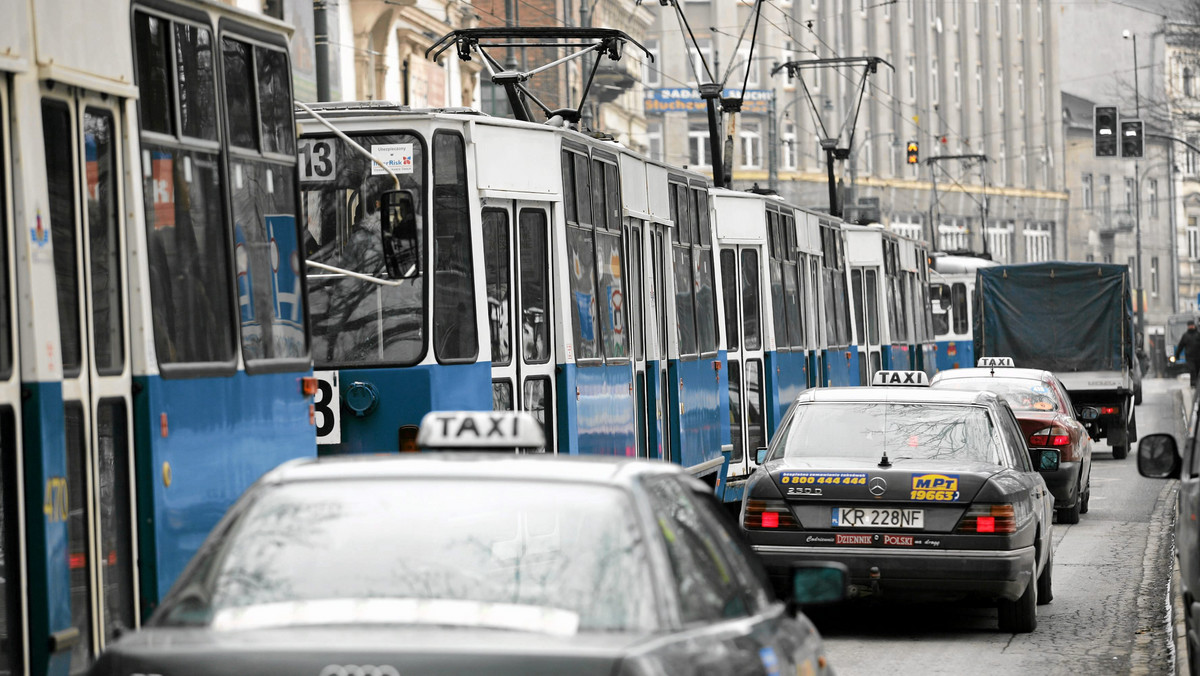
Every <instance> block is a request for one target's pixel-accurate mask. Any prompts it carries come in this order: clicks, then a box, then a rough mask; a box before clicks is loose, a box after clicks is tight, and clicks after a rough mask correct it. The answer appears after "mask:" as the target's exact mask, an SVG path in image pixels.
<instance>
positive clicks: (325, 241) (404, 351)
mask: <svg viewBox="0 0 1200 676" xmlns="http://www.w3.org/2000/svg"><path fill="white" fill-rule="evenodd" d="M353 138H354V140H355V141H356V142H357V143H358V144H359V145H361V146H362V147H364V148H366V149H367V150H369V151H371V152H372V154H374V155H375V156H376V157H379V158H380V159H381V160H382V161H384V162H387V163H388V165H389V166H390V168H391V169H392V171H394V172H395V174H396V176H397V178H398V179H399V181H400V189H401V190H402V191H404V192H405V193H407V194H409V195H411V196H412V197H413V207H414V211H415V214H416V221H417V233H418V240H421V239H422V238H423V234H422V233H423V232H424V231H425V227H426V214H427V212H428V209H427V208H426V205H425V190H424V187H423V186H424V183H425V175H426V170H425V148H424V146H423V144H422V141H421V139H420V138H419V137H417V136H415V135H412V134H381V135H357V136H354V137H353ZM299 156H300V171H301V181H300V187H301V192H302V198H303V199H302V203H301V211H302V213H303V214H304V233H305V236H304V240H305V246H304V248H305V254H306V257H307V259H308V260H310V261H315V262H317V263H324V264H326V265H329V266H333V267H336V268H340V269H342V270H348V271H351V272H356V273H359V274H362V275H367V276H369V277H374V278H377V279H380V280H387V281H389V282H390V281H395V280H392V279H391V278H390V277H389V276H388V273H387V267H386V264H385V259H384V250H383V240H382V237H381V234H380V220H381V219H380V216H381V213H382V212H381V208H380V207H381V197H382V195H383V193H384V192H386V191H388V190H393V189H395V187H396V186H395V181H393V179H392V177H391V176H389V175H388V174H387V172H385V171H384V170H383V168H382V167H380V166H379V165H378V164H376V163H374V162H372V161H371V160H370V159H368V158H367V157H366V156H364V155H363V154H362V153H359V152H357V151H356V150H354V149H353V148H351V147H350V145H349V144H347V143H346V142H344V141H342V140H340V139H338V138H336V137H333V136H328V137H308V138H302V139H300V151H299ZM424 288H425V284H424V279H423V277H422V276H421V275H419V274H417V275H415V276H412V277H406V278H405V279H402V280H399V284H398V285H383V284H376V283H373V282H371V281H369V280H366V279H361V278H356V277H352V276H349V275H346V274H343V273H340V272H333V271H329V270H324V269H318V268H316V267H310V268H309V270H308V293H309V303H310V311H311V313H312V332H313V336H312V345H313V359H314V361H315V362H316V364H317V366H318V367H322V366H350V365H366V364H370V365H380V364H412V363H415V362H416V361H418V360H419V359H420V358H421V355H422V353H423V352H424V349H423V348H424V342H425V336H424V331H423V326H424V323H425V322H424V302H423V301H424V296H425V292H424Z"/></svg>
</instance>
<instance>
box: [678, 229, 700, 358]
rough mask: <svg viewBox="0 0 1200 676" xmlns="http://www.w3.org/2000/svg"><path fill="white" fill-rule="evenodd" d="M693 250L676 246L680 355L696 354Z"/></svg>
mask: <svg viewBox="0 0 1200 676" xmlns="http://www.w3.org/2000/svg"><path fill="white" fill-rule="evenodd" d="M692 284H693V281H692V249H691V247H689V246H686V245H684V246H679V245H676V246H675V314H676V319H677V322H678V325H679V354H680V356H684V355H695V354H696V310H695V307H694V306H693V305H692Z"/></svg>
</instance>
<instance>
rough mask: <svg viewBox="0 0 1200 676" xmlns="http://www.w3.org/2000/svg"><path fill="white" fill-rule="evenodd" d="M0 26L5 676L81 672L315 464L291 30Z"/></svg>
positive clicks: (208, 10)
mask: <svg viewBox="0 0 1200 676" xmlns="http://www.w3.org/2000/svg"><path fill="white" fill-rule="evenodd" d="M0 16H3V17H4V19H3V21H0V217H2V218H3V220H4V224H5V228H4V230H3V233H4V237H3V240H0V241H2V245H3V246H2V255H0V484H2V487H3V488H2V493H0V600H2V601H3V603H2V605H0V673H18V674H21V673H26V674H66V673H68V672H71V673H74V672H78V671H81V670H83V669H85V668H86V667H87V666H88V664H89V663H90V662H91V660H92V659H93V656H94V655H96V654H97V653H98V652H99V651H100V650H102V649H103V648H104V646H105V644H106V643H107V642H108V641H110V640H111V639H112V638H113V637H114V635H115V634H116V633H117V632H118V631H120V629H121V628H122V627H127V628H132V627H136V626H137V625H138V624H139V623H140V618H141V617H142V616H143V615H144V614H145V613H147V612H148V611H150V610H151V609H153V607H154V606H155V604H156V603H157V601H158V599H159V598H160V597H161V595H162V594H163V593H165V591H166V590H167V588H168V587H169V586H170V584H171V583H172V582H173V581H174V579H175V577H176V576H177V575H178V573H179V572H180V571H181V570H182V569H183V567H184V565H185V563H186V562H187V561H188V559H189V558H190V557H191V555H192V553H193V552H194V551H195V549H196V548H197V547H198V546H199V544H200V543H201V541H202V540H203V539H204V537H205V536H206V535H207V533H208V532H209V530H210V529H211V528H212V526H213V525H214V524H215V523H216V522H217V520H218V519H219V518H220V517H221V515H222V514H223V513H224V511H225V509H226V508H227V507H228V506H229V505H230V504H232V502H233V501H234V500H235V499H236V498H237V497H238V496H239V495H240V494H241V493H242V492H243V490H244V489H245V488H246V487H247V486H248V485H249V484H250V483H252V482H253V481H254V480H256V479H257V478H258V477H259V476H260V475H261V474H262V473H263V472H265V471H266V470H268V469H270V468H272V467H274V466H275V465H277V464H279V463H280V462H282V461H284V460H287V459H290V458H293V457H298V456H315V454H316V439H315V433H314V427H313V424H312V421H311V417H312V410H311V404H312V398H311V394H312V392H313V391H315V384H316V383H315V381H313V380H312V378H311V374H312V371H311V358H310V355H309V341H308V335H307V330H306V326H307V317H306V310H305V301H304V294H303V284H304V281H303V278H302V276H301V275H300V274H299V272H300V267H299V263H300V257H299V250H298V248H297V242H298V241H299V240H298V236H299V229H298V224H297V222H296V213H297V209H296V207H297V197H298V185H297V183H296V176H295V165H296V160H295V152H294V139H295V126H294V123H293V120H292V113H291V101H292V92H291V76H290V73H291V67H290V62H289V55H288V51H287V38H288V36H289V32H290V29H289V28H288V27H287V26H285V25H283V24H281V23H278V22H275V21H272V20H268V19H264V18H262V17H260V16H256V15H251V14H247V13H244V12H241V11H238V10H234V9H231V8H229V7H227V6H224V5H220V4H217V3H208V2H191V1H181V2H173V1H169V0H145V2H140V1H139V2H134V3H132V4H131V3H130V2H129V0H94V1H91V2H86V3H79V2H74V1H73V0H37V1H36V2H34V1H32V0H0ZM35 26H36V30H35V28H34V27H35ZM218 73H219V74H220V75H219V76H218ZM251 121H253V122H251ZM268 441H269V442H270V443H266V442H268Z"/></svg>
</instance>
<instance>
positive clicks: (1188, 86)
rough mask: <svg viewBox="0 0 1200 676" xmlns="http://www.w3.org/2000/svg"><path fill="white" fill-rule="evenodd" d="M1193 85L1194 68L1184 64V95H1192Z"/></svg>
mask: <svg viewBox="0 0 1200 676" xmlns="http://www.w3.org/2000/svg"><path fill="white" fill-rule="evenodd" d="M1192 87H1193V83H1192V69H1191V68H1188V67H1187V66H1184V67H1183V95H1184V96H1191V95H1192Z"/></svg>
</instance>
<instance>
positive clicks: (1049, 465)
mask: <svg viewBox="0 0 1200 676" xmlns="http://www.w3.org/2000/svg"><path fill="white" fill-rule="evenodd" d="M1031 452H1032V454H1033V465H1034V467H1037V471H1039V472H1054V471H1057V470H1058V464H1059V462H1060V461H1061V460H1062V457H1061V456H1060V455H1059V452H1058V451H1056V450H1054V449H1053V448H1035V449H1033V451H1031Z"/></svg>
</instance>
